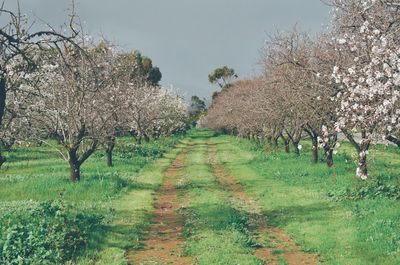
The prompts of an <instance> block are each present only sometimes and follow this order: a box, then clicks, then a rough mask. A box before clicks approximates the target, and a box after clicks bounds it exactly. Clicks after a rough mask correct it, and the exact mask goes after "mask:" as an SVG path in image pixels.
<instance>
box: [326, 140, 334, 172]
mask: <svg viewBox="0 0 400 265" xmlns="http://www.w3.org/2000/svg"><path fill="white" fill-rule="evenodd" d="M324 151H325V156H326V158H325V160H326V164H327V165H328V167H332V166H333V149H332V148H330V147H329V146H328V145H325V147H324Z"/></svg>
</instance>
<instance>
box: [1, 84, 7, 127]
mask: <svg viewBox="0 0 400 265" xmlns="http://www.w3.org/2000/svg"><path fill="white" fill-rule="evenodd" d="M5 109H6V80H5V78H4V77H3V76H0V125H1V124H2V122H3V117H4V112H5Z"/></svg>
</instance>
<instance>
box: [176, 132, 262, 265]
mask: <svg viewBox="0 0 400 265" xmlns="http://www.w3.org/2000/svg"><path fill="white" fill-rule="evenodd" d="M210 135H212V134H210V132H204V131H198V132H196V133H192V134H191V141H190V142H189V145H192V147H191V148H190V149H189V150H190V151H189V152H188V156H187V163H186V167H185V175H184V177H183V179H182V180H181V181H180V182H179V183H178V187H179V188H180V189H181V191H182V196H183V199H182V200H183V201H185V202H186V204H185V205H184V206H183V208H182V211H181V213H182V214H183V216H184V224H185V226H184V233H185V236H186V238H187V244H186V246H185V253H186V254H187V255H189V256H193V257H195V260H196V262H197V264H200V265H202V264H204V265H208V264H216V265H217V264H221V265H222V264H245V265H260V264H263V262H262V261H261V260H259V259H258V258H256V257H255V256H254V255H253V251H254V249H253V248H252V244H253V243H254V242H253V239H252V237H251V235H250V233H249V232H248V216H247V214H246V213H243V212H241V211H239V210H238V209H236V208H235V207H234V206H233V205H232V204H231V203H230V200H229V193H228V192H226V191H224V190H223V189H222V188H221V187H220V186H219V184H218V183H217V182H216V180H215V177H214V176H213V174H212V170H211V167H210V163H209V161H208V154H207V145H206V140H207V137H210Z"/></svg>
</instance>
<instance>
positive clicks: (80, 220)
mask: <svg viewBox="0 0 400 265" xmlns="http://www.w3.org/2000/svg"><path fill="white" fill-rule="evenodd" d="M23 208H24V207H21V208H18V207H16V208H13V209H11V210H9V211H8V212H7V211H6V212H4V213H3V214H2V215H1V216H0V264H18V265H25V264H62V263H64V262H66V261H68V260H71V259H73V258H74V257H75V256H76V255H77V254H78V253H79V252H80V251H81V250H82V249H83V248H84V247H85V245H86V242H87V238H88V232H89V231H90V230H92V229H93V228H94V227H96V226H98V225H99V224H100V222H101V220H102V217H101V216H96V215H90V214H84V213H72V212H71V209H70V208H69V207H68V206H66V205H64V204H63V202H62V201H57V202H51V203H50V202H46V203H40V204H36V205H31V207H29V208H25V209H23Z"/></svg>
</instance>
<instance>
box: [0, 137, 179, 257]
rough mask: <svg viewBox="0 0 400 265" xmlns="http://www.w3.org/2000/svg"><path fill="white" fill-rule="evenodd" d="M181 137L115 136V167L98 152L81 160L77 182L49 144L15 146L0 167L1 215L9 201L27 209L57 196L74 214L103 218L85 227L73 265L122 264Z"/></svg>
mask: <svg viewBox="0 0 400 265" xmlns="http://www.w3.org/2000/svg"><path fill="white" fill-rule="evenodd" d="M181 138H182V137H181V136H174V137H169V138H165V139H161V140H157V141H152V142H150V143H145V144H143V145H142V146H140V147H138V146H135V145H134V142H133V140H132V138H130V137H123V138H119V139H118V141H117V142H118V143H117V146H116V148H115V151H114V167H112V168H109V167H107V166H106V161H105V157H104V153H103V152H102V151H101V150H99V151H98V152H97V153H95V154H94V155H93V156H92V157H91V158H90V159H89V160H88V161H87V162H86V163H84V164H83V166H82V180H81V181H80V182H79V183H71V182H70V181H69V168H68V163H67V162H65V161H64V160H62V159H61V158H60V156H59V154H58V153H57V152H56V151H55V150H54V149H52V148H51V147H48V146H41V147H21V146H20V147H17V148H15V150H13V151H12V152H11V153H9V154H7V155H8V162H7V163H6V164H5V165H4V167H3V168H2V169H1V170H0V172H1V175H0V214H1V211H2V209H5V210H6V209H7V208H9V207H10V205H16V206H18V207H20V208H26V209H29V208H31V206H30V205H31V204H35V203H36V202H44V201H52V200H58V199H60V198H61V199H62V200H63V202H64V203H66V204H69V205H72V208H73V209H74V211H76V212H78V213H79V212H85V213H93V214H97V215H98V214H100V215H103V216H104V221H103V223H102V225H101V226H99V227H97V228H96V229H95V230H93V231H89V234H90V237H89V242H88V244H87V247H86V249H85V250H84V251H83V252H82V255H81V256H80V257H78V259H77V260H76V261H75V263H76V264H127V261H126V258H125V251H126V250H127V249H130V248H139V247H140V240H141V238H142V236H143V231H145V228H146V226H147V225H148V221H149V218H150V216H149V215H150V213H151V210H152V203H153V195H154V193H155V192H156V190H157V189H158V187H159V185H161V182H162V175H163V171H164V170H165V169H166V167H168V165H169V164H170V163H171V161H172V159H174V157H175V156H176V154H177V152H178V151H179V146H178V147H177V148H175V149H173V148H174V147H175V146H176V145H177V144H178V142H179V140H180V139H181ZM24 205H26V207H25V206H24Z"/></svg>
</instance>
